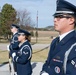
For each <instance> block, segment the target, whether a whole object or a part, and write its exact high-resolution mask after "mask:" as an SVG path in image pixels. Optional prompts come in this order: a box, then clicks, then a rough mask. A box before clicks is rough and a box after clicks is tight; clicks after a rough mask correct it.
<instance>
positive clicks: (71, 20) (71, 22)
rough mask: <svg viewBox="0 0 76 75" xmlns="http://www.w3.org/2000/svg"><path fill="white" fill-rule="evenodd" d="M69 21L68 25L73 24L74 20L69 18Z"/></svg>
mask: <svg viewBox="0 0 76 75" xmlns="http://www.w3.org/2000/svg"><path fill="white" fill-rule="evenodd" d="M69 20H70V21H69V23H70V25H71V24H74V23H75V19H74V18H73V17H71V18H70V19H69Z"/></svg>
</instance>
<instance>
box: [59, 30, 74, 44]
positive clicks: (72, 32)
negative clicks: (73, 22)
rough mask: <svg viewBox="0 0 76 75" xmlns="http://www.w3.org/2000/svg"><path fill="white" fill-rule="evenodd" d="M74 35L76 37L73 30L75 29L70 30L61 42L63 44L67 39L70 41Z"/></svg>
mask: <svg viewBox="0 0 76 75" xmlns="http://www.w3.org/2000/svg"><path fill="white" fill-rule="evenodd" d="M72 37H75V30H73V31H71V32H69V33H68V34H67V35H65V37H64V38H63V39H62V40H61V41H60V43H61V44H62V45H63V44H65V43H66V42H67V41H69V40H70V39H71V38H72Z"/></svg>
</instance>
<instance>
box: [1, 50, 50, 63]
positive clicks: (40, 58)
mask: <svg viewBox="0 0 76 75" xmlns="http://www.w3.org/2000/svg"><path fill="white" fill-rule="evenodd" d="M38 51H39V50H33V54H32V61H33V62H44V61H45V60H46V59H47V55H48V51H49V50H48V49H45V50H43V51H40V52H38ZM7 61H8V51H0V64H2V63H4V62H7Z"/></svg>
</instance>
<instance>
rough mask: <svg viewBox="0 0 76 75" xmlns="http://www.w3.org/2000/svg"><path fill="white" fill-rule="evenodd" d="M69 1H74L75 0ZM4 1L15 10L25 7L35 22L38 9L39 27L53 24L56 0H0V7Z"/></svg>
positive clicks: (75, 1)
mask: <svg viewBox="0 0 76 75" xmlns="http://www.w3.org/2000/svg"><path fill="white" fill-rule="evenodd" d="M70 1H72V2H73V3H76V0H70ZM5 3H8V4H11V5H12V6H13V7H14V8H15V9H16V10H24V9H27V11H29V12H30V16H31V18H32V20H33V22H34V23H35V24H36V16H37V11H38V27H39V28H40V27H41V28H42V27H46V26H49V25H53V16H52V15H53V14H54V13H55V10H56V0H0V7H1V8H2V6H3V5H4V4H5Z"/></svg>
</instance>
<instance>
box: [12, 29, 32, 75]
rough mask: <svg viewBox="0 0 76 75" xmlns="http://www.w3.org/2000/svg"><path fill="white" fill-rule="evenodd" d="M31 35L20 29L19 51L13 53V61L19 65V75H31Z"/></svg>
mask: <svg viewBox="0 0 76 75" xmlns="http://www.w3.org/2000/svg"><path fill="white" fill-rule="evenodd" d="M30 35H31V34H30V33H29V32H28V31H25V30H22V29H20V30H19V32H18V41H19V42H20V44H19V51H18V53H15V52H14V53H12V57H13V61H15V62H16V63H17V75H31V74H32V66H31V57H32V47H31V44H30V39H29V37H30Z"/></svg>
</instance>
